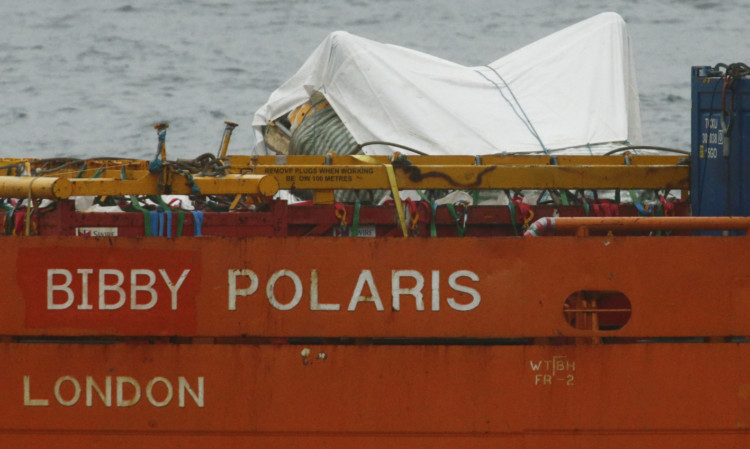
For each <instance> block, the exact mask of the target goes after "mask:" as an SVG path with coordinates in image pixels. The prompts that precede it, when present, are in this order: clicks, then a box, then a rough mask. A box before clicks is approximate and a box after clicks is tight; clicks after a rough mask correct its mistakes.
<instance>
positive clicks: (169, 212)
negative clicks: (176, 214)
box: [164, 211, 172, 238]
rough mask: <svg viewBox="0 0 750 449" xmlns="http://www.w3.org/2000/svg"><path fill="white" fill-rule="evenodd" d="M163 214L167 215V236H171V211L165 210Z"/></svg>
mask: <svg viewBox="0 0 750 449" xmlns="http://www.w3.org/2000/svg"><path fill="white" fill-rule="evenodd" d="M164 215H165V216H166V217H167V237H169V238H172V212H171V211H166V212H164Z"/></svg>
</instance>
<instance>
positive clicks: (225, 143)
mask: <svg viewBox="0 0 750 449" xmlns="http://www.w3.org/2000/svg"><path fill="white" fill-rule="evenodd" d="M224 123H226V125H227V126H226V128H224V136H223V137H222V139H221V148H220V149H219V154H218V155H217V157H218V158H219V159H223V158H225V157H226V156H227V149H228V148H229V139H231V138H232V131H234V128H236V127H237V126H239V125H237V124H236V123H234V122H224Z"/></svg>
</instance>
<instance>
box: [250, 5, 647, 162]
mask: <svg viewBox="0 0 750 449" xmlns="http://www.w3.org/2000/svg"><path fill="white" fill-rule="evenodd" d="M316 91H319V92H321V93H323V94H324V95H325V97H326V99H327V100H328V101H329V102H330V104H331V106H332V107H333V109H334V110H335V111H336V113H337V114H338V115H339V117H340V118H341V120H342V121H343V123H344V124H345V125H346V128H347V129H348V130H349V132H351V134H352V135H353V136H354V139H355V140H356V141H357V142H358V143H360V144H361V143H365V142H370V141H386V142H395V143H398V144H401V145H406V146H408V147H411V148H415V149H417V150H420V151H422V152H425V153H427V154H455V155H482V154H493V153H503V152H505V153H539V152H544V151H550V152H552V153H560V152H561V151H562V150H565V151H564V152H565V153H572V152H574V153H584V154H589V152H590V147H591V146H596V145H598V144H607V143H619V144H625V143H626V142H627V143H630V144H634V145H637V144H640V143H641V120H640V112H639V103H638V88H637V86H636V79H635V68H634V64H633V57H632V54H631V50H630V38H629V36H628V31H627V27H626V25H625V22H624V21H623V20H622V18H621V17H620V16H619V15H617V14H615V13H604V14H600V15H597V16H595V17H592V18H590V19H588V20H585V21H583V22H580V23H577V24H575V25H572V26H570V27H568V28H565V29H563V30H561V31H558V32H556V33H554V34H552V35H550V36H547V37H546V38H544V39H541V40H539V41H537V42H534V43H533V44H531V45H528V46H526V47H523V48H521V49H520V50H517V51H515V52H513V53H511V54H509V55H507V56H505V57H503V58H500V59H498V60H497V61H495V62H492V63H490V64H488V65H487V66H481V67H465V66H462V65H459V64H455V63H453V62H450V61H446V60H444V59H440V58H437V57H434V56H430V55H427V54H424V53H420V52H417V51H414V50H409V49H407V48H403V47H398V46H395V45H389V44H382V43H379V42H374V41H371V40H368V39H364V38H361V37H358V36H353V35H351V34H348V33H345V32H340V31H339V32H335V33H332V34H330V35H329V36H328V37H327V38H326V39H325V40H324V41H323V42H322V43H321V44H320V45H319V46H318V48H317V49H316V50H315V51H314V52H313V54H312V55H310V57H309V58H308V59H307V61H306V62H305V63H304V65H303V66H302V67H301V68H300V69H299V71H298V72H297V73H296V74H295V75H294V76H293V77H292V78H291V79H289V80H288V81H287V82H285V83H284V84H283V85H282V86H281V87H280V88H279V89H277V90H276V91H275V92H273V93H272V94H271V96H270V98H269V101H268V103H266V104H265V105H263V106H262V107H261V108H260V109H259V110H258V111H257V112H256V114H255V117H254V119H253V127H254V128H255V131H256V140H257V142H259V144H258V146H257V147H256V152H258V153H261V154H264V153H266V149H265V146H264V145H263V142H262V134H261V129H262V127H263V126H264V125H266V123H267V122H268V121H271V120H276V119H277V118H279V117H281V116H283V115H285V114H287V113H288V112H289V111H291V110H292V109H293V108H295V107H296V106H298V105H300V104H302V103H304V102H306V101H308V100H309V98H310V95H311V94H312V93H314V92H316ZM609 148H611V145H610V146H609ZM387 151H388V148H387V147H383V146H368V147H365V152H366V153H368V154H374V153H380V154H382V153H384V152H387ZM601 151H603V150H601V149H599V152H601ZM593 152H594V153H596V152H597V148H596V147H593Z"/></svg>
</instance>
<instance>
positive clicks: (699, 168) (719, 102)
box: [690, 64, 750, 216]
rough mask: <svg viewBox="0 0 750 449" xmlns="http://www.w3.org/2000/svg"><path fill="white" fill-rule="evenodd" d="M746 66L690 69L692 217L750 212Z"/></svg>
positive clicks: (749, 115)
mask: <svg viewBox="0 0 750 449" xmlns="http://www.w3.org/2000/svg"><path fill="white" fill-rule="evenodd" d="M746 69H747V66H746V65H744V64H732V65H730V66H729V69H727V68H726V67H725V66H721V67H720V66H717V67H716V68H713V67H693V69H692V103H693V108H692V128H691V130H692V135H691V157H690V199H691V200H690V201H691V207H692V213H693V215H696V216H733V215H734V216H750V79H749V78H748V73H747V72H748V70H746ZM727 74H729V76H727Z"/></svg>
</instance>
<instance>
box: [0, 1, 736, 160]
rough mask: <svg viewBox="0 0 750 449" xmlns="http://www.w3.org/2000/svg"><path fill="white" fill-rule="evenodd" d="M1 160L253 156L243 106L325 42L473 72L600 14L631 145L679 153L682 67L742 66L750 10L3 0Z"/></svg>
mask: <svg viewBox="0 0 750 449" xmlns="http://www.w3.org/2000/svg"><path fill="white" fill-rule="evenodd" d="M0 11H1V12H2V14H0V95H1V97H0V98H2V101H1V102H0V145H2V147H1V148H2V150H1V151H0V157H12V156H27V157H38V158H44V157H56V156H72V157H96V156H123V157H125V156H127V157H137V158H150V157H152V156H153V154H154V152H155V149H156V132H155V131H154V130H153V125H154V124H155V123H157V122H160V121H166V122H169V124H170V128H169V131H168V134H167V151H168V154H169V155H170V158H174V157H193V156H197V155H199V154H201V153H204V152H216V150H217V149H218V146H219V141H220V139H221V135H222V132H223V128H224V124H223V122H224V120H230V121H234V122H237V123H239V124H240V127H239V128H238V129H237V130H236V131H235V134H234V137H233V138H232V144H231V146H230V153H234V154H237V153H247V152H249V151H250V149H251V148H252V147H253V145H254V140H253V135H252V130H251V127H250V124H251V121H252V116H253V113H254V112H255V110H256V109H257V108H258V107H260V106H261V105H262V104H263V103H264V102H265V101H266V100H267V98H268V96H269V95H270V93H271V92H272V91H273V90H274V89H275V88H277V87H278V86H279V85H280V84H281V83H282V82H284V81H285V80H286V79H287V78H289V77H290V76H291V75H292V74H293V73H294V72H295V71H296V70H297V69H298V68H299V67H300V65H301V64H302V62H303V61H304V60H305V59H306V57H307V56H308V55H309V54H310V53H311V52H312V50H313V49H314V48H315V47H316V46H317V45H318V43H320V41H322V40H323V38H324V37H325V36H326V35H327V34H328V33H330V32H332V31H335V30H346V31H349V32H351V33H354V34H358V35H361V36H364V37H367V38H370V39H374V40H377V41H381V42H387V43H391V44H396V45H401V46H405V47H409V48H413V49H416V50H419V51H423V52H426V53H430V54H433V55H435V56H439V57H442V58H445V59H448V60H451V61H454V62H457V63H459V64H464V65H471V66H474V65H482V64H486V63H488V62H491V61H494V60H496V59H498V58H500V57H502V56H504V55H506V54H508V53H510V52H512V51H513V50H516V49H518V48H520V47H522V46H524V45H526V44H529V43H531V42H533V41H535V40H537V39H539V38H542V37H544V36H546V35H548V34H550V33H553V32H555V31H557V30H559V29H561V28H564V27H565V26H567V25H570V24H573V23H575V22H578V21H580V20H583V19H586V18H588V17H591V16H593V15H596V14H598V13H600V12H604V11H615V12H617V13H619V14H620V15H621V16H623V18H624V19H625V21H626V22H627V23H628V26H629V31H630V35H631V42H632V48H633V52H634V54H635V63H636V71H637V76H638V87H639V90H640V96H641V115H642V120H643V137H644V143H646V144H651V145H661V146H668V147H674V148H681V149H689V146H690V134H689V133H690V67H691V66H693V65H715V64H716V63H718V62H725V63H730V62H746V63H748V62H750V45H748V42H747V37H746V36H747V33H746V32H745V30H746V21H747V16H748V13H750V2H748V1H747V0H740V1H733V2H719V1H701V0H664V1H646V0H620V1H606V0H603V1H596V2H592V1H583V0H576V1H562V0H528V1H526V2H511V1H498V0H464V1H461V2H459V1H455V0H378V1H375V0H371V1H364V0H306V1H305V0H298V1H269V0H254V1H248V0H224V1H218V2H212V1H207V0H163V1H158V2H153V1H151V2H146V1H141V0H123V1H107V0H105V1H101V0H71V1H58V0H32V1H25V2H22V1H13V0H0Z"/></svg>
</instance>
